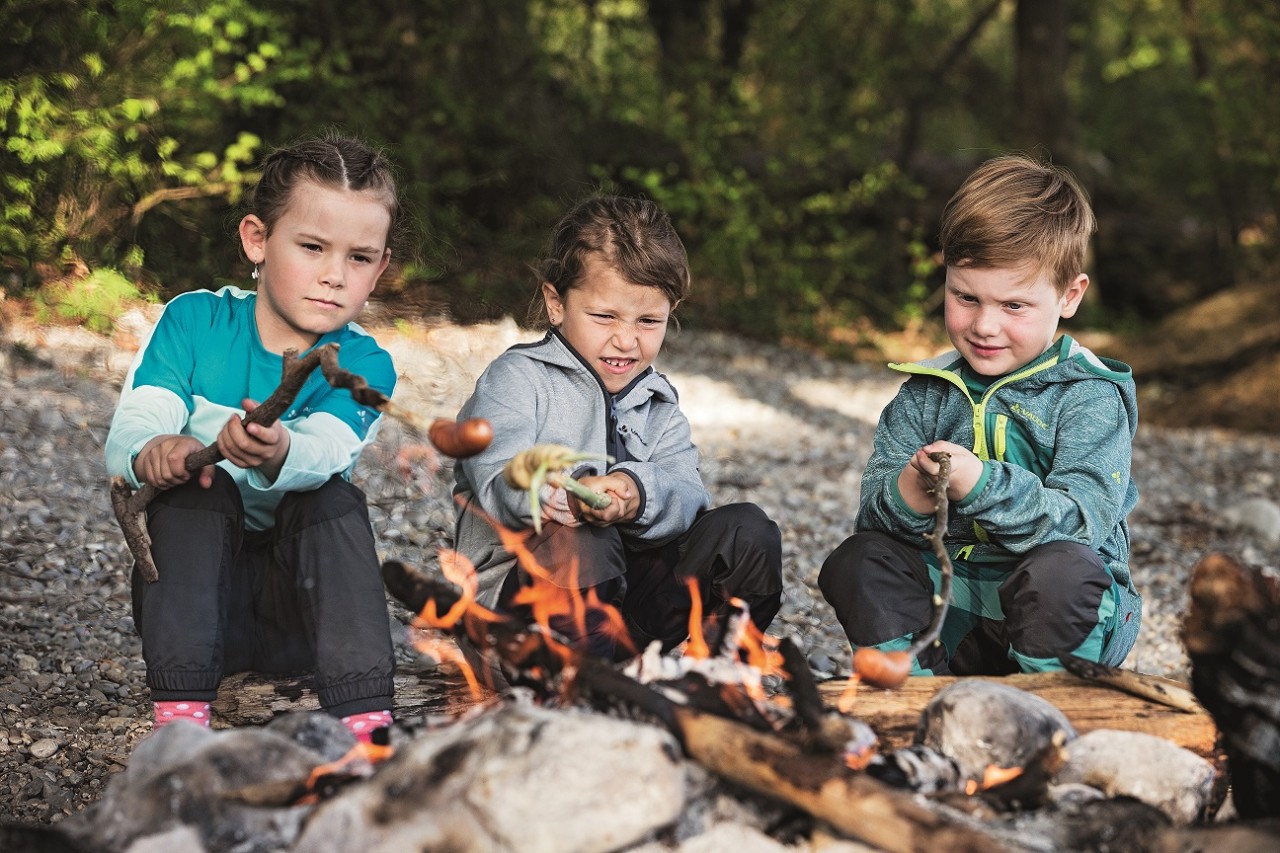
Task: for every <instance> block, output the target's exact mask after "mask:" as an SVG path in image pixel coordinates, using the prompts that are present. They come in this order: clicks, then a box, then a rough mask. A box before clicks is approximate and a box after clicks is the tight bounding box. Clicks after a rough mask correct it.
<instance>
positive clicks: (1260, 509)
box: [1222, 498, 1280, 548]
mask: <svg viewBox="0 0 1280 853" xmlns="http://www.w3.org/2000/svg"><path fill="white" fill-rule="evenodd" d="M1222 520H1223V521H1225V522H1226V523H1227V524H1228V525H1230V526H1231V527H1234V528H1236V529H1237V530H1242V531H1244V532H1246V533H1248V534H1250V535H1252V536H1255V537H1257V539H1258V540H1259V541H1260V542H1262V543H1263V544H1265V545H1266V546H1267V547H1268V548H1275V547H1277V546H1280V505H1277V504H1276V503H1275V502H1274V501H1269V500H1267V499H1266V498H1245V499H1244V500H1242V501H1240V502H1239V503H1237V504H1233V505H1232V506H1229V507H1227V508H1226V509H1224V510H1223V511H1222Z"/></svg>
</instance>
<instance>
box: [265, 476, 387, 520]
mask: <svg viewBox="0 0 1280 853" xmlns="http://www.w3.org/2000/svg"><path fill="white" fill-rule="evenodd" d="M366 506H367V505H366V503H365V496H364V492H362V491H360V489H359V488H357V487H356V486H354V485H352V484H351V483H348V482H347V481H346V480H344V479H343V478H342V477H340V476H336V475H335V476H333V477H330V478H329V480H328V482H326V483H325V484H324V485H322V486H320V487H319V488H317V489H309V490H307V491H305V492H289V493H288V494H287V495H285V496H284V498H283V499H282V500H281V501H280V506H279V507H277V509H276V526H277V527H278V528H279V529H280V530H281V531H294V530H301V529H302V528H305V527H310V526H312V525H314V524H322V523H324V522H327V521H332V520H334V519H337V518H342V517H344V516H347V515H350V514H352V513H359V514H360V515H361V517H364V516H365V515H366V514H367V509H366Z"/></svg>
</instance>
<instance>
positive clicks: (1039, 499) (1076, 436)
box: [856, 335, 1138, 586]
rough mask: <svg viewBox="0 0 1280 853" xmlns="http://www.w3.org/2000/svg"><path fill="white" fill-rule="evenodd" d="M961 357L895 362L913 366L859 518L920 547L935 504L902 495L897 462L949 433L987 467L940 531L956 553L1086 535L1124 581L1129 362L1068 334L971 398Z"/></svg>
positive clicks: (884, 433) (888, 422)
mask: <svg viewBox="0 0 1280 853" xmlns="http://www.w3.org/2000/svg"><path fill="white" fill-rule="evenodd" d="M963 365H964V362H963V360H962V359H961V358H960V356H959V354H958V353H956V352H950V353H947V354H946V355H943V356H939V357H938V358H935V359H931V360H929V361H925V362H920V363H916V364H892V365H890V367H891V368H893V369H895V370H901V371H903V372H905V373H909V374H912V375H911V376H910V377H909V378H908V379H907V381H906V382H905V383H903V386H902V388H901V389H900V390H899V391H898V394H897V396H896V397H895V398H894V399H893V401H892V402H890V404H889V405H888V407H886V408H885V410H884V412H883V413H882V414H881V416H880V424H879V426H878V427H877V428H876V434H875V447H874V450H873V451H872V455H871V459H870V460H869V462H868V464H867V470H866V473H865V474H864V475H863V478H862V498H861V507H860V509H859V512H858V518H857V522H856V526H857V529H858V530H879V531H882V532H885V533H888V534H890V535H893V536H896V537H898V538H900V539H902V540H904V541H907V542H917V543H921V548H924V547H925V546H924V544H923V540H922V539H921V537H922V536H923V535H924V534H925V533H927V532H928V531H929V530H931V529H932V526H933V516H932V515H921V514H920V513H917V512H915V511H914V510H912V509H911V508H910V507H908V506H907V505H906V503H905V502H904V501H903V500H902V495H901V494H900V493H899V491H898V474H899V472H901V470H902V467H903V466H904V465H906V464H907V462H908V461H909V460H910V458H911V456H912V454H914V453H915V452H916V451H917V450H919V449H920V448H921V447H923V446H924V445H926V444H929V443H930V442H932V441H935V440H946V441H951V442H954V443H956V444H960V445H963V446H966V447H969V448H972V449H973V452H974V453H975V454H977V456H978V458H980V459H982V460H984V469H985V470H984V471H983V474H982V476H981V478H980V479H979V480H978V483H977V485H975V486H974V488H973V491H971V492H970V493H969V495H968V496H966V497H965V498H964V500H962V501H959V502H956V503H953V504H952V505H951V518H950V523H949V525H948V528H947V535H946V540H945V541H946V543H947V546H948V549H949V551H950V553H951V554H952V556H953V557H955V558H957V559H963V560H970V561H977V562H998V561H1004V560H1011V559H1016V556H1017V555H1019V554H1024V553H1026V552H1027V551H1029V550H1031V549H1032V548H1034V547H1036V546H1037V545H1042V544H1044V543H1046V542H1055V541H1066V542H1079V543H1081V544H1084V545H1087V546H1089V547H1090V548H1092V549H1093V550H1094V551H1096V552H1097V553H1098V555H1099V556H1100V557H1102V559H1103V561H1104V562H1105V563H1106V564H1107V567H1108V568H1109V569H1110V570H1111V573H1112V576H1113V577H1114V578H1115V580H1116V581H1117V582H1118V583H1119V584H1120V585H1121V586H1129V585H1130V578H1129V526H1128V521H1127V517H1128V515H1129V512H1130V510H1132V509H1133V507H1134V505H1135V504H1136V503H1137V500H1138V489H1137V486H1136V485H1135V484H1134V482H1133V480H1132V479H1131V477H1130V463H1131V461H1132V456H1133V437H1134V434H1135V432H1136V430H1137V426H1138V408H1137V398H1136V392H1135V387H1134V382H1133V375H1132V371H1131V370H1130V369H1129V367H1128V365H1125V364H1122V363H1120V362H1117V361H1111V360H1108V359H1102V358H1099V357H1098V356H1096V355H1094V354H1093V353H1092V352H1090V351H1089V350H1088V349H1086V348H1085V347H1083V346H1081V345H1080V344H1078V343H1077V342H1075V341H1074V340H1072V339H1071V337H1070V336H1068V335H1063V336H1062V337H1061V338H1060V339H1059V340H1058V341H1057V342H1056V343H1055V344H1054V346H1052V347H1050V348H1049V350H1048V351H1047V352H1046V353H1045V354H1044V355H1042V356H1041V357H1040V358H1038V359H1036V360H1035V361H1033V362H1031V363H1030V364H1028V365H1027V366H1025V367H1023V368H1021V369H1019V370H1016V371H1014V372H1013V373H1011V374H1009V375H1007V376H1004V377H1002V378H1000V379H998V380H996V381H995V382H993V383H992V384H991V386H990V387H989V388H988V389H987V390H986V392H985V393H984V394H983V395H982V397H981V398H980V399H976V400H975V399H973V397H972V396H971V395H970V393H969V391H968V390H967V389H966V387H965V383H964V379H963V378H962V377H961V374H960V370H961V368H962V367H963Z"/></svg>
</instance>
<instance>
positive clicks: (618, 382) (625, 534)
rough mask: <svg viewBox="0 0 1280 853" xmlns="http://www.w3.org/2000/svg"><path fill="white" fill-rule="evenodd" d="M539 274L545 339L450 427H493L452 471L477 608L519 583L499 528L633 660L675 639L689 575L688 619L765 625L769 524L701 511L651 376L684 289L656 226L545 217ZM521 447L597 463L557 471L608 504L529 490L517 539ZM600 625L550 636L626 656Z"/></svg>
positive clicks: (774, 599)
mask: <svg viewBox="0 0 1280 853" xmlns="http://www.w3.org/2000/svg"><path fill="white" fill-rule="evenodd" d="M539 273H540V276H541V279H542V284H541V295H542V297H543V302H544V304H545V309H546V319H547V322H548V323H549V324H550V326H551V328H550V330H549V331H548V333H547V335H546V337H544V338H543V339H542V340H540V341H538V342H536V343H532V344H521V345H517V346H514V347H512V348H511V349H509V350H507V351H506V352H505V353H503V354H502V355H501V356H499V357H498V358H497V359H496V360H495V361H494V362H493V363H492V364H491V365H490V366H489V367H488V368H487V369H486V370H485V371H484V373H483V374H481V376H480V378H479V380H477V382H476V389H475V392H474V394H473V395H472V397H471V398H470V399H469V400H468V401H467V402H466V404H465V405H464V406H463V407H462V410H461V412H460V413H459V416H458V417H459V419H460V420H462V419H466V418H485V419H487V420H488V421H489V422H490V423H491V424H492V426H493V432H494V439H493V442H492V443H491V444H490V446H489V447H488V449H486V450H485V451H484V452H483V453H480V454H479V455H477V456H474V457H471V458H469V459H465V460H460V461H459V462H458V465H457V467H456V468H455V476H456V486H455V488H454V495H455V497H456V499H457V505H458V515H457V527H456V537H455V544H456V548H457V550H458V551H459V552H461V553H462V554H463V555H464V556H465V557H467V558H468V559H469V560H470V561H471V562H472V563H473V564H474V566H475V568H476V570H477V573H478V576H479V580H480V589H481V591H480V601H481V603H483V604H486V605H487V606H490V607H495V608H497V609H500V610H512V609H515V605H514V602H513V599H514V598H515V597H516V595H517V593H518V591H519V590H520V589H521V588H522V587H523V586H525V585H527V584H528V583H529V581H530V577H529V575H528V572H527V570H526V568H524V567H522V566H521V565H518V564H517V559H516V556H515V555H514V554H512V553H511V552H510V551H508V550H507V549H506V548H505V547H504V546H503V543H502V540H501V538H500V536H499V534H498V531H497V528H496V527H495V525H501V526H503V527H505V528H507V529H509V530H517V531H525V532H527V537H528V538H527V539H526V540H525V545H526V546H527V547H528V548H529V549H530V551H531V553H532V555H533V557H534V559H536V560H537V562H538V564H539V565H540V566H541V567H542V568H543V569H546V570H547V571H548V572H549V573H550V576H551V580H552V581H553V582H554V583H556V584H557V585H559V586H561V587H574V588H577V589H579V590H582V591H583V592H584V599H587V597H586V595H585V593H586V591H587V590H592V591H593V592H594V596H595V597H596V598H598V599H599V600H600V601H601V602H603V603H605V604H612V605H615V606H617V607H619V608H620V610H621V611H622V614H623V617H624V619H625V621H626V625H627V628H628V630H629V632H630V634H631V639H632V640H633V642H634V645H635V648H636V649H643V648H644V647H645V646H646V645H647V644H649V643H650V642H651V641H653V640H658V641H661V643H662V647H663V649H664V651H665V650H668V649H671V648H673V647H674V646H676V645H678V644H679V643H680V642H681V641H682V640H684V639H685V637H686V636H687V634H688V620H689V614H690V611H691V607H692V599H691V596H690V588H689V586H688V584H687V579H690V578H691V579H694V580H696V581H697V589H698V591H699V595H700V597H701V599H702V600H701V605H702V612H703V613H704V614H713V615H714V614H716V613H717V612H725V611H726V610H727V609H728V608H729V607H730V604H729V602H730V599H732V598H734V597H736V598H738V599H740V600H741V601H742V602H745V603H746V605H747V606H748V607H749V609H750V614H751V618H752V620H753V621H754V622H755V624H756V625H757V626H758V627H759V628H760V629H761V630H763V629H765V628H767V627H768V625H769V624H770V622H771V621H772V620H773V617H774V615H775V614H776V613H777V611H778V607H779V605H780V602H781V593H782V543H781V536H780V533H779V531H778V527H777V525H776V524H774V523H773V522H772V521H771V520H770V519H769V518H768V517H767V516H766V515H765V514H764V512H763V511H762V510H761V509H760V508H759V507H757V506H755V505H754V504H734V505H730V506H724V507H719V508H716V509H711V508H709V507H710V502H711V499H710V495H709V494H708V493H707V490H706V488H705V486H704V485H703V483H702V479H701V475H700V473H699V469H698V450H697V448H696V447H695V446H694V444H693V441H692V437H691V433H690V429H689V422H688V420H687V419H686V418H685V416H684V414H683V413H682V412H681V411H680V407H679V403H678V398H677V394H676V391H675V388H674V387H672V385H671V383H670V382H668V381H667V379H666V377H665V376H663V375H662V374H660V373H658V372H657V371H655V370H654V369H653V366H652V364H653V360H654V358H655V357H656V356H657V354H658V352H659V350H660V349H661V346H662V341H663V338H664V336H665V333H666V326H667V322H668V319H669V317H670V314H671V312H672V311H673V310H674V309H675V307H676V306H677V305H678V304H679V303H680V301H681V300H682V299H683V298H684V297H685V295H686V294H687V292H688V288H689V272H688V264H687V260H686V257H685V252H684V247H683V245H682V244H681V242H680V239H679V237H678V236H677V235H676V233H675V231H674V229H673V228H672V227H671V223H670V221H669V219H668V218H667V215H666V214H665V212H663V211H662V209H661V208H660V207H658V206H657V205H656V204H654V203H652V202H649V201H645V200H639V199H629V198H619V197H611V196H606V197H597V198H592V199H589V200H587V201H585V202H583V203H581V204H579V205H578V206H577V207H575V208H574V209H573V210H571V211H570V212H569V213H568V214H567V215H566V216H565V217H564V219H563V220H561V222H560V224H559V225H558V226H557V228H556V231H555V234H554V235H553V240H552V247H551V251H550V253H549V256H548V258H547V259H546V260H544V261H543V262H542V264H541V267H540V269H539ZM537 444H559V445H564V446H567V447H569V448H572V449H574V450H578V451H582V452H584V453H591V454H596V455H598V456H601V457H608V458H609V460H610V461H607V462H606V461H600V462H596V463H587V464H584V465H582V466H581V467H580V468H579V469H577V470H576V471H574V472H573V473H574V476H575V479H578V480H579V482H581V483H582V484H583V485H586V486H588V487H589V488H592V489H593V490H595V491H597V492H600V493H603V494H606V495H608V496H609V498H610V501H609V505H608V506H606V507H604V508H603V509H593V508H591V507H589V506H587V505H585V504H582V503H579V501H578V500H577V499H576V498H574V497H572V496H571V495H568V494H567V493H566V492H565V491H564V490H563V489H558V488H552V487H550V486H544V487H543V493H542V495H541V497H542V498H543V499H542V501H541V506H542V518H541V519H540V526H541V531H540V532H538V533H535V532H533V530H532V528H533V527H534V523H533V522H534V519H533V518H532V514H531V509H530V502H529V498H528V495H527V494H526V493H525V492H523V491H521V490H518V489H516V488H513V487H512V486H510V485H508V484H507V482H506V481H505V480H504V478H503V469H504V467H505V466H506V464H507V462H508V461H509V460H510V459H511V458H512V457H513V456H515V455H516V454H517V453H519V452H520V451H523V450H526V449H528V448H530V447H533V446H534V445H537ZM587 600H589V599H587ZM604 622H605V617H604V614H603V613H602V612H600V611H596V612H594V613H591V614H588V619H587V623H586V633H585V636H583V635H582V629H581V628H580V627H578V626H575V625H573V624H572V623H571V622H569V620H565V621H564V622H561V623H559V624H555V623H553V627H555V628H557V629H558V630H560V631H561V632H562V633H565V634H566V635H568V636H569V637H570V639H573V640H577V641H582V642H585V643H586V644H587V646H588V648H589V649H590V650H591V651H593V652H594V653H596V654H599V655H602V656H606V657H610V656H614V655H620V654H622V653H624V652H626V651H628V650H627V649H626V648H625V646H623V647H621V648H619V647H615V643H614V641H613V640H612V639H611V638H610V637H609V636H608V635H607V634H606V633H605V632H604V630H603V628H604Z"/></svg>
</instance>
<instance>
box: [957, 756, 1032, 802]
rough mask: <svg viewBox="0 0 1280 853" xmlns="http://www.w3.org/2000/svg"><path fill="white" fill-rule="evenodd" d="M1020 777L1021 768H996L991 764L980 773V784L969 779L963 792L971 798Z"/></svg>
mask: <svg viewBox="0 0 1280 853" xmlns="http://www.w3.org/2000/svg"><path fill="white" fill-rule="evenodd" d="M1021 775H1022V768H1021V767H998V766H996V765H994V764H991V765H989V766H988V767H987V769H986V770H984V771H983V772H982V782H981V783H979V782H978V781H977V780H976V779H970V780H969V781H968V782H967V783H965V786H964V792H965V793H966V794H968V795H970V796H973V795H974V794H976V793H977V792H978V791H986V790H988V789H989V788H994V787H995V786H996V785H1003V784H1004V783H1005V782H1008V781H1010V780H1012V779H1017V778H1018V777H1019V776H1021Z"/></svg>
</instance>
